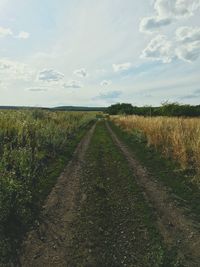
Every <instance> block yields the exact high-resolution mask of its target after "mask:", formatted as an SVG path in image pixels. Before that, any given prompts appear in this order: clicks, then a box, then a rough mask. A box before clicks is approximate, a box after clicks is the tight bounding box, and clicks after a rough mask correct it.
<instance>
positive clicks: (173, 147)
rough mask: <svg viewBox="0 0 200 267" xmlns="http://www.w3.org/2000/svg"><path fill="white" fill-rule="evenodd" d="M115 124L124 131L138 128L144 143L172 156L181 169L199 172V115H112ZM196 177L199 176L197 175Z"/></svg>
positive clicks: (166, 155) (198, 173) (167, 155)
mask: <svg viewBox="0 0 200 267" xmlns="http://www.w3.org/2000/svg"><path fill="white" fill-rule="evenodd" d="M111 119H112V120H113V121H114V123H115V124H117V125H118V126H120V127H122V128H123V129H125V130H127V131H133V130H139V131H141V132H142V133H143V134H144V136H145V138H146V139H147V144H148V146H153V147H154V148H155V149H156V150H158V151H161V152H162V154H163V155H164V156H165V157H170V158H172V159H174V160H176V161H177V162H178V163H179V164H180V166H181V168H183V169H186V168H187V169H191V170H192V169H194V170H195V171H196V173H197V177H196V178H198V177H199V175H200V119H199V118H169V117H142V116H112V117H111ZM198 180H199V179H198Z"/></svg>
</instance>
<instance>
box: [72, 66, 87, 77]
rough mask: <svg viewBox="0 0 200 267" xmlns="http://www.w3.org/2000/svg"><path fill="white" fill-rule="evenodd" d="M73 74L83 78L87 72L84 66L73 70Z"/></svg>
mask: <svg viewBox="0 0 200 267" xmlns="http://www.w3.org/2000/svg"><path fill="white" fill-rule="evenodd" d="M74 74H75V75H76V76H78V77H81V78H84V77H87V76H88V73H87V71H86V70H85V69H84V68H82V69H78V70H75V71H74Z"/></svg>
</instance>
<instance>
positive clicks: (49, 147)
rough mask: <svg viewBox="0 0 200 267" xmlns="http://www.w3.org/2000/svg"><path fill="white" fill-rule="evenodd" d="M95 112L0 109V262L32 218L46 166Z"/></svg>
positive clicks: (45, 180)
mask: <svg viewBox="0 0 200 267" xmlns="http://www.w3.org/2000/svg"><path fill="white" fill-rule="evenodd" d="M94 117H95V114H94V113H83V112H74V113H73V112H50V111H42V110H37V109H36V110H32V111H31V110H27V111H26V110H18V111H0V265H1V260H4V259H5V258H6V257H7V256H8V255H9V256H11V254H12V252H13V248H15V247H16V246H15V242H16V244H17V242H18V240H17V238H18V237H19V236H20V234H21V232H23V231H24V230H25V229H26V228H27V227H28V226H29V225H30V224H31V223H32V221H33V220H34V218H35V217H34V216H35V215H34V214H35V213H37V211H38V209H39V205H40V201H41V198H42V196H43V194H44V192H43V191H45V187H47V185H48V183H49V181H48V179H50V178H49V173H48V169H51V166H52V165H53V164H54V162H59V159H61V157H64V155H65V154H66V153H67V152H68V151H69V146H70V143H71V142H72V141H73V139H74V138H75V135H76V133H78V132H79V129H80V128H82V127H84V126H85V125H86V124H88V123H89V122H90V121H91V120H92V119H94ZM52 171H53V170H52Z"/></svg>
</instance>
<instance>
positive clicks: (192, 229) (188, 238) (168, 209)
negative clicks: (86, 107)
mask: <svg viewBox="0 0 200 267" xmlns="http://www.w3.org/2000/svg"><path fill="white" fill-rule="evenodd" d="M106 125H107V128H108V130H109V132H110V134H111V136H112V138H113V140H114V142H115V143H116V145H117V146H118V147H119V148H120V149H121V151H122V152H123V154H124V156H125V157H126V159H127V160H128V162H129V164H130V167H131V168H132V170H133V171H134V174H135V175H136V178H137V183H138V184H139V185H140V186H141V187H142V188H143V191H144V195H145V198H146V200H147V201H148V202H150V203H151V205H152V206H153V208H154V210H155V213H156V215H157V224H158V228H159V230H160V232H161V234H162V236H163V238H164V241H165V243H166V244H167V245H168V246H169V247H175V248H176V250H177V252H178V256H179V258H180V260H181V262H182V264H183V266H186V267H199V266H200V232H199V229H200V228H199V227H200V226H199V224H198V222H194V221H192V220H191V219H190V218H188V217H186V216H185V215H184V210H183V209H182V208H180V207H178V206H177V203H176V202H175V200H173V199H172V196H171V195H170V193H169V190H168V189H167V188H166V187H165V186H163V185H161V184H160V183H159V182H158V181H156V180H154V179H153V178H152V177H151V176H150V175H149V174H148V172H147V170H146V169H145V168H144V167H143V166H141V164H140V163H139V162H138V161H137V160H136V159H135V157H134V155H133V153H131V152H130V150H129V149H128V147H127V146H126V145H125V144H124V143H123V142H122V141H121V140H119V138H118V137H117V136H116V134H115V133H114V132H113V130H112V129H111V127H110V126H109V124H108V123H107V124H106Z"/></svg>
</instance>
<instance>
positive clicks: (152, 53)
mask: <svg viewBox="0 0 200 267" xmlns="http://www.w3.org/2000/svg"><path fill="white" fill-rule="evenodd" d="M141 57H142V58H147V59H151V60H160V61H162V62H163V63H169V62H171V61H172V58H173V57H174V49H173V45H172V43H171V42H170V41H168V39H167V37H166V36H164V35H158V36H156V37H155V38H154V39H152V40H151V41H150V43H149V44H148V46H147V47H146V48H145V49H144V50H143V52H142V55H141Z"/></svg>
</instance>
